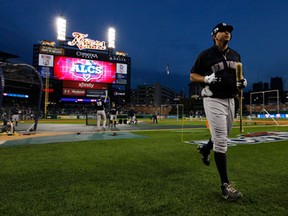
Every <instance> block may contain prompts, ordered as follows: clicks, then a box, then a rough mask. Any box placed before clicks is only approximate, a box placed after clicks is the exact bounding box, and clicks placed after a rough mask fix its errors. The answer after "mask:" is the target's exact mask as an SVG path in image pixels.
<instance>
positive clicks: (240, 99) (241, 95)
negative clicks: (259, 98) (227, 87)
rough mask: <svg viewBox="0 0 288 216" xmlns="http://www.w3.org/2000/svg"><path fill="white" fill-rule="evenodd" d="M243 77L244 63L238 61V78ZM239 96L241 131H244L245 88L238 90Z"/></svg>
mask: <svg viewBox="0 0 288 216" xmlns="http://www.w3.org/2000/svg"><path fill="white" fill-rule="evenodd" d="M242 79H243V70H242V63H241V62H237V64H236V80H237V81H239V80H242ZM238 98H239V112H240V113H239V117H240V132H244V130H243V124H242V112H243V107H242V98H243V90H242V89H239V90H238Z"/></svg>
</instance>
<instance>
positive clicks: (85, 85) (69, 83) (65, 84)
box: [63, 81, 108, 89]
mask: <svg viewBox="0 0 288 216" xmlns="http://www.w3.org/2000/svg"><path fill="white" fill-rule="evenodd" d="M63 87H65V88H76V89H108V86H107V84H103V83H91V82H75V81H63Z"/></svg>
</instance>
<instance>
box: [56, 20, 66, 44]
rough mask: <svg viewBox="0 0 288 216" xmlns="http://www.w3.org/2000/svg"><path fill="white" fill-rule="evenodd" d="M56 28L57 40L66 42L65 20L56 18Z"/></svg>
mask: <svg viewBox="0 0 288 216" xmlns="http://www.w3.org/2000/svg"><path fill="white" fill-rule="evenodd" d="M56 27H57V40H58V41H65V40H66V19H64V18H63V17H62V16H60V17H57V19H56Z"/></svg>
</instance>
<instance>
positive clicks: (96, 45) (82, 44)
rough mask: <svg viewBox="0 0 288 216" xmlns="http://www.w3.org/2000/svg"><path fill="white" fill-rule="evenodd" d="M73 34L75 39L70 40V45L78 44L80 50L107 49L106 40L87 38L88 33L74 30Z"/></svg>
mask: <svg viewBox="0 0 288 216" xmlns="http://www.w3.org/2000/svg"><path fill="white" fill-rule="evenodd" d="M72 36H73V37H74V39H73V40H72V41H68V45H69V46H74V45H76V46H77V47H78V48H79V49H80V50H82V49H95V50H106V45H105V41H98V40H92V39H89V38H87V37H88V34H83V33H79V32H73V33H72Z"/></svg>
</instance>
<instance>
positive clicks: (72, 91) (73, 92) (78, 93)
mask: <svg viewBox="0 0 288 216" xmlns="http://www.w3.org/2000/svg"><path fill="white" fill-rule="evenodd" d="M85 94H86V92H85V90H84V89H69V88H63V95H65V96H68V95H69V96H85Z"/></svg>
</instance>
